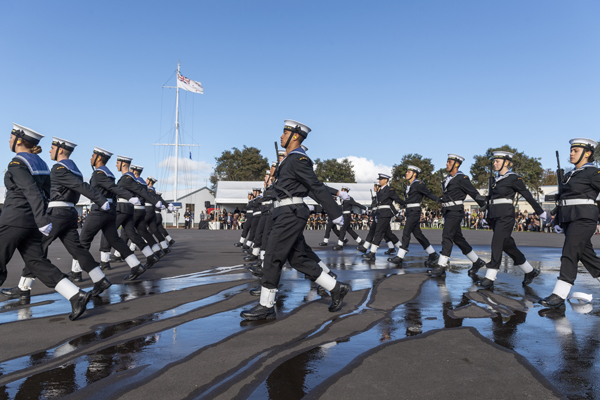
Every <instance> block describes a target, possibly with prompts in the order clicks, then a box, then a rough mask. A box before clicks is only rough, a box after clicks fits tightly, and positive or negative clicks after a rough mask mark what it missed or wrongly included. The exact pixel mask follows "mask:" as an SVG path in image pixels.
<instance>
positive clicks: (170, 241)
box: [167, 239, 239, 246]
mask: <svg viewBox="0 0 600 400" xmlns="http://www.w3.org/2000/svg"><path fill="white" fill-rule="evenodd" d="M238 243H239V242H238ZM167 244H168V245H169V246H173V245H174V244H175V239H171V240H169V241H168V242H167Z"/></svg>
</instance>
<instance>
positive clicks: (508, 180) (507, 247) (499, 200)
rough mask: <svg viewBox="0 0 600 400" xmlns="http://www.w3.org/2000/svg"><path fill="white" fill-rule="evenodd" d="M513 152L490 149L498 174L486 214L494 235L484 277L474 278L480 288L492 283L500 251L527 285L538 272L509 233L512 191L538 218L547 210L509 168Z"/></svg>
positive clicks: (511, 227)
mask: <svg viewBox="0 0 600 400" xmlns="http://www.w3.org/2000/svg"><path fill="white" fill-rule="evenodd" d="M513 156H514V154H513V153H509V152H508V151H494V153H493V157H494V171H498V177H497V178H496V179H495V182H494V184H493V185H492V186H491V192H490V193H488V199H489V207H488V214H487V218H488V220H489V222H490V226H491V227H492V230H493V231H494V236H492V259H491V261H490V262H489V263H487V265H486V267H487V271H486V273H485V278H483V279H482V280H480V281H478V282H477V286H479V287H481V288H483V289H490V288H492V287H493V286H494V281H495V280H496V275H498V270H499V269H500V264H501V263H502V252H503V251H504V252H505V253H506V254H508V256H509V257H510V258H512V260H513V262H514V264H515V267H519V268H520V269H521V270H522V271H523V272H524V273H525V279H523V285H529V284H530V283H531V282H532V281H533V278H535V277H536V276H538V275H539V274H540V271H539V270H538V269H535V268H533V267H532V266H531V264H529V262H528V261H527V259H526V258H525V255H524V254H523V253H522V252H521V251H520V250H519V249H518V248H517V245H516V243H515V240H514V239H513V238H512V236H511V235H512V231H513V229H514V227H515V207H514V206H513V201H514V198H515V195H519V194H520V195H521V196H523V198H524V199H525V200H527V202H528V203H529V204H530V205H531V207H533V209H534V210H535V212H536V214H537V215H539V216H540V218H543V219H545V218H546V217H547V214H546V212H545V211H544V210H543V209H542V207H541V206H540V205H539V203H538V202H537V201H535V199H534V198H533V195H532V194H531V192H530V191H529V190H528V189H527V187H525V182H523V178H521V177H520V176H519V175H517V174H515V173H514V172H512V171H511V170H510V168H511V167H512V159H513Z"/></svg>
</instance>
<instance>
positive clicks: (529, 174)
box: [470, 145, 544, 194]
mask: <svg viewBox="0 0 600 400" xmlns="http://www.w3.org/2000/svg"><path fill="white" fill-rule="evenodd" d="M498 150H502V151H508V152H511V153H514V157H513V168H512V169H513V171H514V172H516V173H517V174H519V175H521V177H523V181H524V182H525V185H526V186H527V187H528V188H529V190H531V191H532V193H533V194H536V193H538V194H539V193H541V191H540V186H542V174H543V172H544V170H543V169H542V164H541V163H540V159H539V158H536V157H529V156H528V155H526V154H525V153H523V152H520V151H518V150H517V149H514V148H512V147H510V146H508V145H504V146H502V147H499V148H489V149H487V151H486V152H485V154H483V155H479V156H473V158H474V160H475V162H474V163H473V164H472V165H471V171H470V172H471V181H472V182H473V185H474V186H475V187H476V188H479V189H483V188H485V189H487V185H488V178H489V176H490V170H491V162H492V154H493V152H494V151H498Z"/></svg>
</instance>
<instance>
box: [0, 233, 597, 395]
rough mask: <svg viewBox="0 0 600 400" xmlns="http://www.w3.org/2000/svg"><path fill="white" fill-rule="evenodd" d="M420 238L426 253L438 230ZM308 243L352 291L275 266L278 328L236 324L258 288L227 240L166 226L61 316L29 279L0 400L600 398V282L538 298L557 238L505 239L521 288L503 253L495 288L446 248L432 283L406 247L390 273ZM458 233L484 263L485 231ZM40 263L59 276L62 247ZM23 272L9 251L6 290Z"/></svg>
mask: <svg viewBox="0 0 600 400" xmlns="http://www.w3.org/2000/svg"><path fill="white" fill-rule="evenodd" d="M425 233H426V235H427V236H428V237H429V238H430V239H431V241H432V243H433V244H434V247H435V248H436V249H439V245H436V244H435V243H439V239H438V238H439V234H440V231H425ZM359 234H361V236H364V234H365V232H360V233H359ZM321 235H322V232H319V231H308V232H307V233H306V237H307V240H308V242H309V244H311V245H312V246H313V249H315V250H318V253H317V254H318V255H319V256H320V257H321V258H322V260H323V261H324V262H325V263H326V264H327V265H328V266H329V267H330V268H331V269H332V270H333V271H334V272H335V273H336V274H337V275H338V279H339V280H341V281H344V282H348V283H350V284H351V285H352V288H353V291H352V292H351V293H350V294H349V295H348V296H347V297H346V298H345V301H344V307H343V308H342V310H341V311H340V312H338V313H329V312H328V311H327V304H328V302H329V300H328V298H321V297H320V296H319V295H318V294H317V291H316V287H315V285H314V284H311V282H310V281H309V280H307V279H304V277H303V276H302V275H301V274H299V273H298V272H296V271H295V270H292V269H289V268H285V269H284V271H283V274H282V281H281V284H282V285H281V287H280V291H279V293H278V297H277V304H276V311H277V320H275V321H268V322H266V321H257V322H248V321H244V320H242V319H241V318H240V317H239V313H240V311H241V310H243V309H245V308H248V307H249V306H252V305H253V304H254V303H255V302H256V301H257V298H256V297H252V296H250V295H249V294H248V293H247V292H248V289H250V288H252V287H255V286H257V285H258V281H257V280H256V278H254V277H252V275H251V274H249V273H247V271H246V269H245V267H244V266H243V260H242V253H241V251H240V250H239V249H238V248H236V247H234V246H233V243H234V242H235V241H237V238H239V232H235V231H234V232H232V231H219V232H212V231H198V230H188V231H185V230H179V231H172V236H173V237H174V238H175V240H176V241H177V243H176V244H175V245H174V246H173V253H172V254H170V255H167V256H166V257H165V258H163V259H162V260H161V261H160V262H159V263H157V264H156V265H155V267H154V268H152V269H151V270H149V271H148V272H146V273H145V274H144V275H142V277H141V279H140V280H139V281H135V282H127V283H125V282H124V281H123V277H124V276H125V275H126V274H127V267H126V265H125V264H124V263H118V264H113V269H112V270H111V271H110V272H109V273H108V274H107V275H108V278H109V279H110V280H111V281H112V282H113V286H112V287H111V288H109V289H108V290H107V291H106V292H105V293H103V294H102V296H101V297H99V298H95V299H94V300H93V301H92V302H90V304H89V307H88V311H87V312H86V314H84V316H83V317H82V318H81V319H79V320H77V321H74V322H70V321H69V320H68V318H67V315H68V312H69V311H70V307H69V304H68V303H67V302H66V301H65V300H64V299H63V298H61V297H60V296H59V295H57V294H55V293H53V292H52V291H49V290H48V289H47V288H45V287H43V285H41V283H40V282H36V283H35V285H34V289H33V292H32V294H33V296H32V297H31V301H30V302H23V301H20V300H5V301H2V300H4V299H3V298H2V297H0V342H1V347H0V348H2V353H0V399H5V398H6V399H25V398H27V399H46V398H48V399H55V398H65V397H67V398H77V399H108V398H110V399H112V398H123V399H148V398H169V399H179V398H182V399H183V398H188V399H200V398H223V399H231V398H239V399H245V398H251V399H300V398H305V397H306V398H329V397H332V398H333V397H335V398H340V397H342V398H344V397H345V398H417V397H418V398H440V397H445V398H454V397H459V396H460V397H463V398H474V397H478V398H498V399H501V398H511V397H512V398H526V397H531V398H534V397H535V398H569V399H597V398H600V385H599V384H598V382H597V377H598V376H600V362H598V361H597V358H598V357H599V356H598V352H599V346H598V343H597V342H598V341H599V340H600V339H598V332H599V328H600V300H599V299H598V298H596V294H597V293H600V283H599V282H598V281H597V280H595V279H593V278H591V277H590V275H589V274H588V273H587V272H585V270H584V269H583V268H581V270H580V271H581V273H580V274H579V276H578V279H577V281H576V283H575V286H574V287H573V292H584V293H591V294H593V295H594V299H593V300H592V302H591V303H589V304H580V303H579V302H577V301H573V302H572V303H571V302H570V303H568V304H567V307H566V309H565V310H564V311H555V310H547V309H544V308H543V307H542V306H540V305H539V304H537V300H539V298H541V297H545V296H547V295H549V294H550V293H551V292H552V289H553V287H554V283H555V281H556V277H557V276H558V268H559V265H560V261H559V260H560V251H561V249H560V248H559V246H560V245H561V237H560V236H559V235H554V234H552V235H550V234H531V233H525V234H523V233H519V234H518V235H515V238H516V240H517V244H518V245H520V246H521V249H522V251H523V252H524V253H525V255H526V256H527V258H528V260H529V261H530V262H531V264H532V265H533V266H534V267H536V268H540V269H541V270H542V274H541V275H540V276H539V277H537V278H536V279H535V280H534V282H533V284H532V285H531V286H530V287H523V286H522V285H521V281H522V275H523V274H522V272H520V271H519V270H515V269H514V267H513V264H512V261H510V259H508V258H505V260H504V262H503V265H502V267H501V272H500V273H499V274H498V278H497V280H496V284H495V287H494V289H493V290H477V287H476V286H475V285H474V282H473V280H472V279H471V278H469V277H468V275H467V273H466V272H467V269H468V268H469V267H470V263H469V262H468V260H467V259H466V257H464V256H463V255H462V254H461V253H460V251H459V250H458V249H457V248H455V249H454V253H453V255H452V258H451V261H450V263H451V266H452V267H451V269H450V271H449V272H448V273H447V276H446V277H445V278H438V279H432V278H429V277H428V276H427V275H426V274H425V267H424V265H423V262H424V260H425V259H426V258H427V255H426V253H425V252H424V251H423V250H422V249H421V248H420V246H419V245H418V244H417V243H412V244H411V247H410V252H409V254H408V256H407V258H406V260H405V263H404V265H403V268H395V266H394V265H393V264H391V263H388V262H387V261H386V260H387V257H388V256H385V255H384V254H383V252H384V251H385V250H386V248H385V247H386V246H385V245H384V246H382V247H381V248H380V250H379V252H378V255H377V260H376V262H375V263H371V264H367V263H365V262H364V261H362V258H361V257H360V253H358V252H357V251H356V250H355V249H354V245H350V244H349V245H348V246H346V248H345V249H344V251H342V252H340V251H334V250H332V249H331V246H329V247H324V248H321V247H319V246H318V245H317V243H318V242H320V240H321V238H322V236H321ZM465 236H466V237H467V240H469V241H470V242H471V243H472V244H475V245H474V250H475V251H476V252H477V253H478V254H479V255H480V256H481V257H482V258H483V259H484V260H486V261H487V260H489V257H490V254H489V252H490V249H489V245H487V244H486V243H489V241H490V238H491V232H481V231H480V232H475V231H468V230H467V231H465ZM596 242H599V243H596ZM527 244H532V246H527ZM541 244H543V245H544V247H542V246H540V245H541ZM594 244H595V245H600V239H599V238H598V237H594ZM92 249H93V250H94V247H93V248H92ZM50 258H51V261H53V262H54V263H56V265H57V266H59V267H60V268H61V269H62V270H63V271H68V269H69V267H70V259H69V258H68V255H67V254H66V251H65V250H64V248H63V247H62V245H61V244H55V245H53V246H52V247H51V248H50ZM140 258H143V257H142V256H140ZM21 267H22V262H21V260H19V259H18V257H15V259H14V261H13V262H12V263H11V265H10V266H9V279H8V280H7V283H6V284H5V285H4V287H10V286H11V285H14V284H15V283H16V282H17V281H18V275H19V272H20V268H21ZM483 274H485V270H482V271H480V275H483ZM86 278H87V277H86ZM90 285H91V282H90V281H89V278H87V279H86V281H84V282H83V283H82V284H80V286H81V287H83V288H86V290H87V289H89V288H90Z"/></svg>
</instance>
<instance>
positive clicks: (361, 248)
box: [356, 244, 367, 253]
mask: <svg viewBox="0 0 600 400" xmlns="http://www.w3.org/2000/svg"><path fill="white" fill-rule="evenodd" d="M356 250H358V251H360V252H361V253H366V252H367V249H366V248H365V247H364V246H363V245H362V244H361V245H360V246H356Z"/></svg>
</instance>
